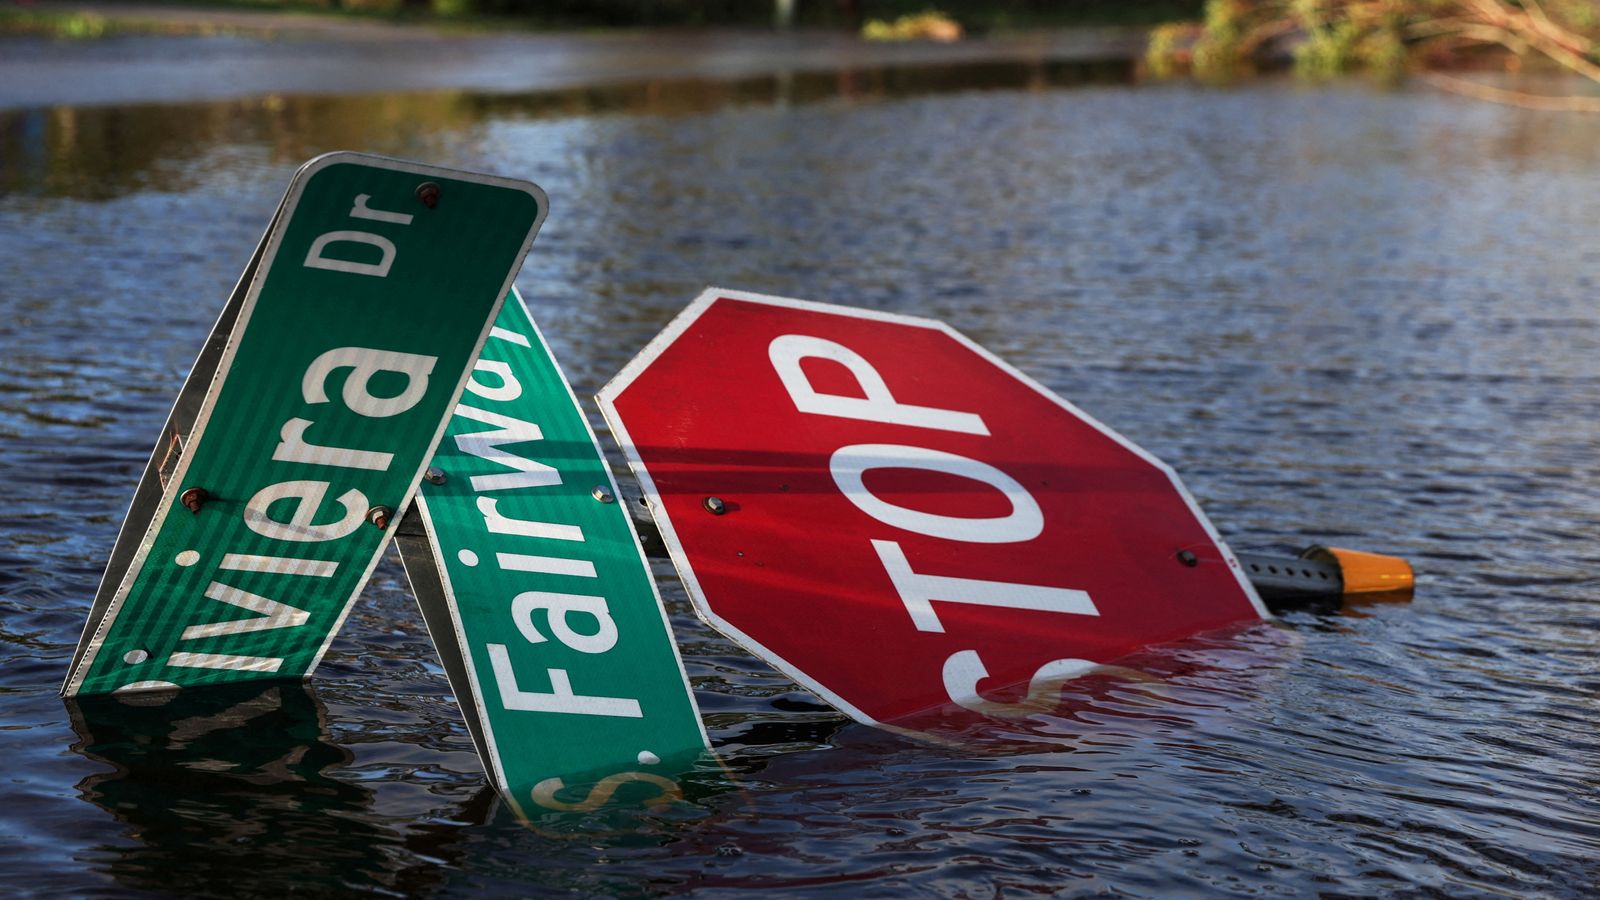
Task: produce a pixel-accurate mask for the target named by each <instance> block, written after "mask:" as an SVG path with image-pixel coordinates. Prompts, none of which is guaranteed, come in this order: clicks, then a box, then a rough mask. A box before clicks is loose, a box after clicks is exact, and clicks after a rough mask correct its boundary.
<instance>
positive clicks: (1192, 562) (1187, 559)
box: [1178, 550, 1200, 569]
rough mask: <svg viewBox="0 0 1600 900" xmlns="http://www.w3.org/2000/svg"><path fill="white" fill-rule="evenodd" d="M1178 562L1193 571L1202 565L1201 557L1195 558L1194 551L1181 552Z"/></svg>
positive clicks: (1179, 552)
mask: <svg viewBox="0 0 1600 900" xmlns="http://www.w3.org/2000/svg"><path fill="white" fill-rule="evenodd" d="M1178 562H1181V563H1183V564H1184V565H1185V566H1188V567H1189V568H1191V569H1192V568H1194V567H1195V566H1198V565H1200V557H1198V556H1195V555H1194V551H1193V550H1179V551H1178Z"/></svg>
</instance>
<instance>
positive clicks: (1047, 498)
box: [599, 289, 1266, 726]
mask: <svg viewBox="0 0 1600 900" xmlns="http://www.w3.org/2000/svg"><path fill="white" fill-rule="evenodd" d="M708 361H714V362H708ZM599 400H600V404H601V408H602V410H603V411H604V413H605V415H606V418H607V419H608V421H609V422H610V424H611V427H612V430H613V431H614V432H615V433H616V435H617V437H618V440H619V441H620V443H621V444H622V446H623V448H624V450H625V451H626V453H627V454H628V457H629V460H630V462H631V463H632V465H633V467H634V470H635V472H636V474H637V475H638V476H639V479H640V481H641V483H642V484H643V486H644V490H645V493H646V496H647V497H648V499H649V502H650V506H651V509H652V510H653V511H654V512H655V513H656V517H657V523H658V524H659V525H660V527H661V531H662V536H663V538H664V540H665V542H666V543H667V546H668V548H669V550H670V552H671V554H672V557H673V560H674V562H675V563H676V565H677V567H678V571H679V573H680V574H681V575H682V576H683V579H684V582H685V583H686V585H687V586H688V588H689V593H690V596H691V597H692V598H693V600H694V603H695V605H696V608H697V609H698V611H699V612H700V613H701V615H702V616H703V617H704V618H706V619H707V621H709V622H710V623H711V624H712V625H713V626H714V627H716V628H718V629H719V630H721V631H722V632H724V633H725V634H728V635H729V636H730V637H732V638H734V639H735V640H737V641H739V642H740V643H741V644H743V645H744V646H746V647H748V648H749V649H751V650H752V651H754V652H755V653H757V654H758V655H760V656H762V657H763V658H765V659H767V660H768V661H769V662H771V663H772V664H773V665H775V666H777V667H778V668H779V669H781V670H783V671H784V672H786V673H787V674H789V675H790V676H791V677H793V678H794V679H795V680H796V681H798V682H800V683H801V684H803V685H805V686H807V687H809V688H811V689H812V690H815V691H816V692H817V693H818V694H820V695H821V696H823V697H824V698H826V699H827V700H829V701H830V702H832V703H833V704H835V705H836V706H838V707H839V708H840V709H843V710H844V711H846V712H848V713H850V714H851V715H852V716H854V717H855V718H857V719H858V720H861V721H866V722H875V723H885V724H897V725H907V726H910V724H911V723H912V722H913V721H914V720H916V719H918V718H919V717H927V716H928V715H930V714H932V711H935V710H941V711H943V712H945V713H950V712H953V713H955V714H958V715H966V716H977V715H983V716H991V715H997V714H1003V713H1004V712H1005V711H1006V710H1008V709H1012V708H1014V705H1015V704H1016V703H1017V702H1018V701H1019V700H1021V699H1025V698H1029V697H1032V698H1038V697H1040V696H1042V695H1045V694H1048V693H1050V692H1051V691H1059V689H1060V685H1061V684H1062V682H1063V681H1064V680H1065V679H1068V678H1071V677H1073V676H1075V675H1079V674H1082V673H1084V672H1087V671H1090V670H1091V669H1093V668H1094V667H1095V666H1096V665H1097V664H1100V663H1107V662H1110V661H1112V660H1115V659H1118V658H1119V657H1123V656H1125V655H1127V654H1129V653H1130V652H1133V651H1135V650H1138V649H1139V648H1141V647H1144V646H1146V645H1149V644H1152V643H1157V642H1162V641H1169V640H1175V639H1179V638H1183V637H1186V636H1189V635H1191V634H1194V633H1196V632H1199V631H1202V630H1205V629H1210V628H1214V627H1218V626H1222V625H1226V624H1229V623H1233V622H1238V621H1242V620H1253V619H1258V618H1262V617H1265V616H1266V612H1265V610H1264V608H1263V607H1262V606H1261V603H1260V600H1259V599H1258V598H1257V596H1256V595H1255V592H1254V590H1253V589H1252V588H1251V586H1250V583H1249V581H1248V580H1247V579H1246V578H1245V577H1244V576H1243V574H1242V573H1241V571H1240V566H1239V563H1238V561H1237V559H1236V558H1235V557H1234V556H1233V554H1232V553H1231V552H1230V551H1229V550H1228V549H1227V547H1225V546H1224V545H1223V543H1222V541H1221V540H1220V538H1219V537H1218V535H1217V534H1216V532H1215V530H1214V529H1213V528H1212V526H1211V525H1210V523H1209V522H1207V520H1206V518H1205V516H1204V515H1203V514H1202V513H1201V511H1200V509H1199V507H1198V506H1196V504H1195V503H1194V501H1193V499H1192V498H1191V497H1190V496H1189V494H1188V492H1187V491H1186V490H1185V489H1184V488H1183V485H1182V484H1181V483H1180V482H1179V481H1178V478H1177V476H1176V475H1175V474H1174V473H1173V471H1172V470H1171V469H1170V468H1168V467H1167V466H1166V465H1164V464H1163V463H1161V462H1160V461H1159V460H1157V459H1156V458H1155V457H1153V456H1151V455H1150V454H1148V453H1146V452H1144V451H1143V450H1141V449H1139V448H1138V447H1136V446H1134V445H1133V444H1132V443H1130V442H1129V441H1127V440H1126V439H1124V438H1122V437H1121V436H1119V435H1117V434H1116V433H1115V432H1113V431H1111V430H1110V429H1109V428H1106V427H1105V426H1104V425H1101V424H1100V423H1099V422H1096V421H1095V420H1094V419H1092V418H1090V417H1089V416H1088V415H1086V414H1084V413H1083V412H1082V411H1081V410H1079V409H1077V408H1076V407H1074V406H1073V405H1072V404H1070V403H1068V402H1066V401H1065V400H1062V399H1061V398H1059V397H1057V396H1056V395H1054V394H1052V393H1051V392H1050V391H1048V390H1046V389H1045V388H1044V387H1042V386H1040V385H1039V384H1037V383H1036V382H1034V381H1033V380H1032V379H1030V378H1028V377H1027V376H1026V375H1024V374H1022V373H1021V372H1019V371H1017V370H1016V369H1014V368H1012V367H1011V366H1009V365H1007V364H1006V363H1004V362H1002V361H1001V360H1000V359H998V358H997V357H995V356H993V355H992V354H990V353H989V352H987V351H986V350H984V349H983V348H982V347H980V346H978V345H977V344H975V343H973V342H972V341H970V340H968V339H967V338H966V337H964V336H963V335H961V334H959V333H958V332H956V331H954V330H953V329H951V328H949V327H948V326H946V325H944V324H942V323H940V322H937V321H933V320H930V319H920V318H912V317H908V316H899V315H890V314H885V313H877V312H869V311H866V310H859V309H850V308H846V307H838V306H828V305H823V304H817V303H807V302H805V301H799V300H786V299H781V298H776V297H764V296H760V295H754V294H743V293H735V292H731V291H719V290H714V289H713V290H709V291H707V292H706V293H705V294H703V295H701V297H700V298H699V299H697V300H696V301H695V302H694V303H693V304H691V305H690V307H689V308H688V309H687V310H685V311H684V312H683V313H682V314H680V315H679V316H678V318H677V319H675V320H674V321H673V322H672V323H671V324H670V325H669V326H668V327H667V329H666V330H665V331H663V332H662V333H661V334H660V335H659V336H657V337H656V339H655V340H654V341H652V342H651V343H650V345H649V346H648V347H646V348H645V350H644V351H643V352H641V353H640V355H639V356H638V357H637V358H635V359H634V360H633V361H632V362H631V363H630V364H629V365H628V366H627V368H626V369H624V370H623V372H622V373H621V374H619V375H618V376H617V378H616V379H615V380H613V381H612V382H611V383H610V384H608V385H607V386H606V387H605V389H604V390H603V391H602V392H601V395H600V397H599Z"/></svg>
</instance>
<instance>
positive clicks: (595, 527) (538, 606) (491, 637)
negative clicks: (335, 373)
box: [397, 292, 708, 818]
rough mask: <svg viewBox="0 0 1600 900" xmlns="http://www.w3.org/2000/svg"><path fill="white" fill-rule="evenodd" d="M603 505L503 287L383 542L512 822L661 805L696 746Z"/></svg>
mask: <svg viewBox="0 0 1600 900" xmlns="http://www.w3.org/2000/svg"><path fill="white" fill-rule="evenodd" d="M618 496H619V494H618V490H617V485H616V482H615V481H614V480H613V479H612V476H611V470H610V468H609V467H608V466H607V465H606V463H605V460H604V458H603V457H602V456H601V453H600V448H599V447H598V446H597V445H596V443H595V438H594V433H593V432H592V431H591V430H590V429H589V423H588V421H587V420H586V419H585V418H584V416H583V412H582V410H581V409H579V407H578V402H577V398H575V397H574V396H573V395H572V389H571V388H570V387H568V386H567V382H566V379H565V378H563V377H562V375H561V371H560V369H559V368H558V367H557V365H556V362H555V360H554V359H553V358H552V357H551V355H550V350H549V347H548V346H547V345H546V344H545V342H544V338H543V336H542V335H541V334H540V333H539V331H538V329H537V328H536V327H535V326H534V323H533V320H532V319H531V318H530V317H529V315H528V313H527V310H526V308H525V307H524V306H523V304H522V298H521V297H519V296H517V295H516V293H515V292H513V293H512V296H511V298H510V299H509V300H508V301H507V302H506V304H505V306H504V307H503V308H502V309H501V311H500V317H499V319H497V320H496V322H495V328H494V331H493V332H492V334H491V336H490V338H489V341H488V343H487V344H485V346H484V349H483V354H482V356H481V357H480V358H479V360H478V362H477V366H476V368H475V369H474V371H473V373H472V377H471V379H470V380H469V381H468V383H467V388H466V394H465V395H464V396H463V397H462V400H461V403H460V405H458V406H457V407H456V409H455V415H454V417H453V418H452V419H451V422H450V426H449V430H448V431H447V432H446V436H445V440H444V442H443V443H442V444H440V446H439V449H438V451H437V453H435V455H434V457H433V465H432V467H431V468H429V469H428V471H427V474H426V476H425V483H424V484H423V486H422V494H421V496H420V497H418V499H417V503H416V512H417V518H418V519H419V522H418V523H417V527H414V526H413V523H412V522H411V519H412V517H411V516H409V515H408V516H407V522H406V523H405V525H404V526H403V527H402V529H401V532H400V535H399V537H398V538H397V543H398V546H399V547H400V552H401V555H402V558H403V559H404V560H405V565H406V573H407V575H408V577H409V578H410V579H411V583H412V590H413V592H414V593H415V594H416V596H417V602H418V604H419V605H420V606H421V607H422V612H423V617H424V619H425V620H426V622H427V624H428V630H429V632H430V633H431V634H432V636H433V641H434V646H435V647H436V648H437V649H438V651H439V656H440V658H441V660H442V661H443V663H444V668H445V672H446V674H447V675H448V676H449V678H450V685H451V688H452V689H453V690H454V691H455V694H456V699H457V701H458V702H459V703H460V704H461V708H462V714H463V716H464V717H465V718H466V722H467V727H468V729H469V730H470V731H471V733H472V737H473V740H474V741H475V742H476V744H477V747H478V752H479V755H480V756H482V758H483V761H484V767H485V768H486V769H487V770H488V771H489V773H490V776H491V779H492V780H493V781H494V782H495V784H496V785H497V786H498V787H499V788H500V790H501V792H502V793H503V794H504V795H505V797H506V799H507V800H508V802H509V803H510V804H511V805H512V806H513V808H514V809H515V810H516V812H517V813H518V814H519V815H521V816H523V817H524V818H527V817H529V815H530V814H532V813H538V812H542V811H551V810H555V811H570V810H574V809H585V808H590V804H593V805H598V804H599V803H604V802H605V801H606V800H608V799H609V798H610V797H611V794H613V793H615V792H618V791H621V792H623V793H626V794H628V795H634V796H633V798H634V799H644V800H646V801H648V802H653V801H655V800H657V799H659V798H661V797H664V796H672V795H674V794H675V793H676V792H677V791H678V788H677V784H676V780H675V776H676V775H678V774H680V773H681V772H683V771H685V770H686V769H687V768H689V767H691V766H693V764H694V763H695V762H696V760H697V759H698V758H699V757H700V755H701V754H702V753H703V752H704V751H705V750H706V749H707V746H708V741H707V738H706V733H705V730H704V728H703V727H702V726H701V724H700V715H699V711H698V710H697V708H696V707H695V703H694V695H693V692H692V691H691V690H690V688H689V683H688V679H687V677H686V676H685V674H684V671H683V663H682V661H681V660H680V659H679V657H678V649H677V644H676V643H675V642H674V641H673V638H672V630H671V626H670V625H669V623H668V621H667V616H666V611H665V609H664V608H663V606H662V604H661V597H660V596H659V594H657V592H656V586H655V580H654V578H653V577H652V576H651V574H650V567H649V564H648V562H646V560H645V558H644V552H643V550H642V549H641V548H640V545H639V539H638V536H637V535H636V534H635V532H634V529H633V523H632V521H631V520H630V518H629V516H628V513H627V510H626V509H625V508H623V506H622V505H621V504H620V503H618V502H617V498H618Z"/></svg>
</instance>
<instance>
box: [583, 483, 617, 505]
mask: <svg viewBox="0 0 1600 900" xmlns="http://www.w3.org/2000/svg"><path fill="white" fill-rule="evenodd" d="M589 495H590V496H592V497H594V498H595V499H596V500H599V501H600V502H601V503H615V502H617V498H615V497H613V496H611V492H610V491H608V490H606V486H605V485H603V484H597V485H595V486H594V490H592V491H590V492H589Z"/></svg>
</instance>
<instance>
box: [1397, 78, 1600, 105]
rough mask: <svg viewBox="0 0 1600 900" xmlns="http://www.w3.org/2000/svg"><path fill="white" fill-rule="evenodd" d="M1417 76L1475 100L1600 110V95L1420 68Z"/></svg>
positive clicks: (1442, 88)
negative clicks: (1528, 89) (1501, 84)
mask: <svg viewBox="0 0 1600 900" xmlns="http://www.w3.org/2000/svg"><path fill="white" fill-rule="evenodd" d="M1416 77H1417V78H1420V79H1422V80H1423V81H1425V82H1427V83H1428V84H1429V85H1432V86H1433V87H1435V88H1438V89H1439V90H1442V91H1449V92H1450V93H1452V94H1460V95H1462V96H1464V97H1471V98H1473V99H1474V100H1488V101H1490V102H1491V103H1500V104H1504V105H1506V106H1519V107H1522V108H1523V109H1537V110H1543V111H1547V112H1584V113H1600V97H1575V96H1570V95H1567V96H1551V95H1549V94H1529V93H1525V92H1523V91H1509V90H1506V89H1504V88H1497V87H1491V86H1490V85H1487V84H1483V83H1482V82H1477V81H1470V80H1468V79H1465V78H1457V77H1456V76H1454V75H1446V74H1444V73H1442V72H1419V73H1417V76H1416Z"/></svg>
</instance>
